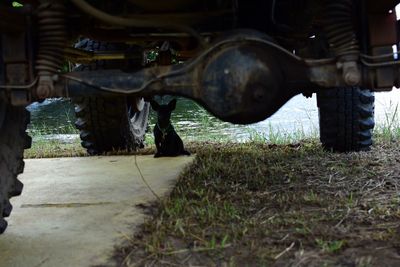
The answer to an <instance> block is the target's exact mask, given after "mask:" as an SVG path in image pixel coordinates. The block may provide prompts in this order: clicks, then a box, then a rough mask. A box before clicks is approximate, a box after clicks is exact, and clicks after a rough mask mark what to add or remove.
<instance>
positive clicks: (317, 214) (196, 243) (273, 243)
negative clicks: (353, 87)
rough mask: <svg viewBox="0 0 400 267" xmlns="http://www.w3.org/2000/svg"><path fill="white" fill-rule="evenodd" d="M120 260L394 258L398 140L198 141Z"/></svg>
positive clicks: (399, 225) (216, 262)
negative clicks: (359, 144) (337, 143)
mask: <svg viewBox="0 0 400 267" xmlns="http://www.w3.org/2000/svg"><path fill="white" fill-rule="evenodd" d="M196 150H197V157H196V159H195V161H194V163H193V164H192V165H191V166H190V167H188V168H187V169H186V170H185V171H184V172H183V173H182V175H181V177H180V179H179V181H178V183H177V185H176V187H175V189H174V190H173V192H172V194H171V195H170V197H169V198H168V199H165V200H163V201H162V202H157V203H154V204H153V205H151V206H146V207H143V208H144V209H146V211H147V213H148V215H149V219H148V220H146V222H145V223H144V224H143V225H142V226H141V231H140V232H139V233H138V234H135V235H134V236H132V237H131V238H129V241H127V244H126V246H124V247H121V248H118V249H117V251H116V253H115V257H114V259H115V260H116V261H117V264H118V265H122V266H359V267H361V266H400V206H399V203H400V168H399V167H400V142H385V143H378V144H377V145H375V146H374V148H373V150H372V151H371V152H362V153H350V154H334V153H328V152H325V151H323V150H322V149H321V147H320V145H319V144H318V143H317V142H315V141H310V142H302V143H300V144H297V145H286V146H276V145H261V144H224V145H216V144H213V145H204V146H203V147H197V148H196Z"/></svg>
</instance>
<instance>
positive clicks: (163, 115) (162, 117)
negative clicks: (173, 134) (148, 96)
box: [150, 99, 176, 127]
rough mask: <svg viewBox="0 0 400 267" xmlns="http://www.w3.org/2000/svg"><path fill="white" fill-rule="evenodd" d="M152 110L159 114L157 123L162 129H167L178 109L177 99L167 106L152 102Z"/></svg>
mask: <svg viewBox="0 0 400 267" xmlns="http://www.w3.org/2000/svg"><path fill="white" fill-rule="evenodd" d="M150 105H151V108H152V109H153V110H154V111H156V112H157V123H158V125H159V126H160V127H167V126H168V124H169V123H170V120H171V113H172V111H173V110H174V109H175V107H176V99H172V100H171V101H170V102H169V103H168V104H167V105H160V104H158V103H157V102H156V101H154V100H150Z"/></svg>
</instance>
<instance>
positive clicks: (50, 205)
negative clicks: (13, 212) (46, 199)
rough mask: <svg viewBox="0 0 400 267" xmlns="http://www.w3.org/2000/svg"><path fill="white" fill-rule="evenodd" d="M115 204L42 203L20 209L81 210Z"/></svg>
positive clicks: (23, 205)
mask: <svg viewBox="0 0 400 267" xmlns="http://www.w3.org/2000/svg"><path fill="white" fill-rule="evenodd" d="M111 204H115V203H114V202H93V203H43V204H22V205H21V208H82V207H88V206H103V205H111Z"/></svg>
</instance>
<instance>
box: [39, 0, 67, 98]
mask: <svg viewBox="0 0 400 267" xmlns="http://www.w3.org/2000/svg"><path fill="white" fill-rule="evenodd" d="M37 17H38V28H39V49H38V55H37V61H36V71H37V75H38V78H39V79H38V86H37V89H36V95H37V97H38V98H39V99H44V98H47V97H50V96H51V95H52V93H53V91H54V84H53V83H54V81H53V80H54V76H55V75H56V74H57V72H58V71H59V70H60V68H61V66H62V63H63V60H64V58H63V50H64V47H65V43H66V40H67V30H66V19H65V17H66V11H65V6H64V3H63V1H62V0H53V1H52V0H43V1H41V3H40V5H39V7H38V10H37Z"/></svg>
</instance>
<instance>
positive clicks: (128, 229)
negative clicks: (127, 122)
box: [0, 156, 193, 267]
mask: <svg viewBox="0 0 400 267" xmlns="http://www.w3.org/2000/svg"><path fill="white" fill-rule="evenodd" d="M192 160H193V157H179V158H159V159H154V158H153V157H152V156H138V157H137V162H138V165H139V167H140V169H141V171H142V173H143V175H144V177H145V179H146V181H147V182H148V183H149V185H150V186H151V188H152V189H153V190H154V191H155V192H156V193H157V194H158V195H159V196H163V195H165V194H166V193H168V192H169V191H170V190H171V188H172V187H173V184H174V182H175V180H176V178H177V176H178V175H179V173H180V172H181V171H182V169H183V167H184V166H185V165H187V164H188V163H190V162H191V161H192ZM20 179H21V180H22V182H23V183H24V184H25V187H24V192H23V194H22V196H20V197H17V198H13V201H12V204H13V206H14V210H13V213H12V215H11V217H10V218H9V219H8V222H9V227H8V229H7V230H6V232H5V234H3V235H2V236H0V266H1V267H3V266H4V267H5V266H7V267H10V266H18V267H24V266H29V267H32V266H34V267H39V266H41V267H42V266H49V267H50V266H51V267H54V266H92V265H99V264H106V265H111V263H110V262H108V259H109V257H110V256H111V255H112V253H113V248H114V246H115V245H118V244H121V243H123V242H126V236H131V234H132V232H133V229H134V227H135V226H137V225H139V224H141V223H142V222H143V220H144V219H145V215H144V214H143V212H142V210H140V209H139V208H137V207H135V206H136V205H137V204H139V203H145V202H149V201H153V200H155V197H154V196H153V195H152V194H151V192H150V191H149V190H148V188H147V187H146V186H145V185H144V183H143V181H142V179H141V178H140V176H139V173H138V170H137V168H136V167H135V164H134V157H133V156H113V157H90V158H89V157H88V158H57V159H35V160H26V167H25V173H24V174H23V175H21V177H20Z"/></svg>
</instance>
